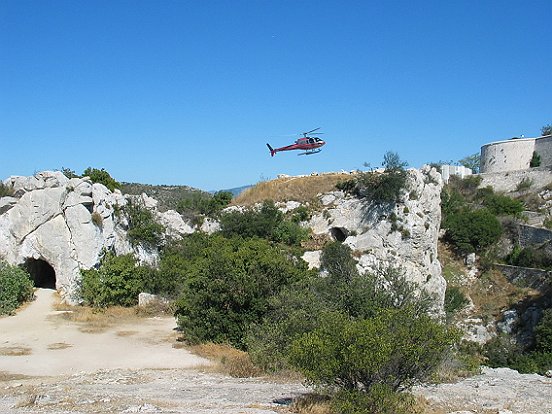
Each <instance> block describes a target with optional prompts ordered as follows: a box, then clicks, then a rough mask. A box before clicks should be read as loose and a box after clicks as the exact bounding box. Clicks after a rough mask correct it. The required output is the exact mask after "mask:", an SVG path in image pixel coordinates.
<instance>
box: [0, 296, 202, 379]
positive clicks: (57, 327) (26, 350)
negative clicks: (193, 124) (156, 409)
mask: <svg viewBox="0 0 552 414" xmlns="http://www.w3.org/2000/svg"><path fill="white" fill-rule="evenodd" d="M35 295H36V299H35V300H34V301H33V302H32V303H30V304H29V305H28V306H27V307H26V308H25V309H24V310H22V311H20V312H19V313H18V314H17V315H15V316H12V317H9V318H2V319H0V371H4V372H9V373H14V374H24V375H39V376H42V375H61V374H73V373H78V372H83V371H84V372H91V371H96V370H99V369H142V368H160V369H163V368H192V367H197V366H200V365H205V364H207V363H208V361H207V360H205V359H203V358H199V357H197V356H195V355H192V354H191V353H189V352H188V351H186V350H183V349H174V348H173V347H172V346H171V342H174V338H175V335H176V334H175V332H174V328H175V326H176V324H175V320H174V318H172V317H164V318H159V317H155V318H140V319H137V320H134V321H129V322H124V321H123V322H122V323H120V324H117V325H116V326H114V327H112V328H107V329H105V330H103V331H100V332H89V333H87V332H85V331H84V332H83V329H82V325H81V326H79V324H78V323H74V322H70V321H67V320H63V319H62V315H61V312H59V311H54V310H53V308H52V305H53V303H54V301H55V299H56V295H55V292H54V291H53V290H48V289H37V291H36V293H35Z"/></svg>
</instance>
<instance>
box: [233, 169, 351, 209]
mask: <svg viewBox="0 0 552 414" xmlns="http://www.w3.org/2000/svg"><path fill="white" fill-rule="evenodd" d="M351 178H352V176H351V175H350V174H342V173H332V174H324V175H315V176H309V177H286V178H278V179H276V180H272V181H263V182H260V183H258V184H256V185H255V186H253V187H251V188H249V189H247V190H245V191H244V192H243V193H241V194H240V195H238V196H237V197H236V198H235V199H234V200H233V201H232V204H234V205H243V206H251V205H253V204H255V203H262V202H263V201H264V200H273V201H276V202H278V201H299V202H302V203H305V202H312V201H313V200H316V196H317V195H318V194H321V193H326V192H329V191H333V190H335V185H336V184H337V183H338V182H341V181H346V180H350V179H351Z"/></svg>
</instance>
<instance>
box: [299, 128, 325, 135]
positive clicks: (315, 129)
mask: <svg viewBox="0 0 552 414" xmlns="http://www.w3.org/2000/svg"><path fill="white" fill-rule="evenodd" d="M320 128H321V127H318V128H314V129H313V130H312V131H309V132H303V134H310V133H311V132H314V131H318V130H319V129H320Z"/></svg>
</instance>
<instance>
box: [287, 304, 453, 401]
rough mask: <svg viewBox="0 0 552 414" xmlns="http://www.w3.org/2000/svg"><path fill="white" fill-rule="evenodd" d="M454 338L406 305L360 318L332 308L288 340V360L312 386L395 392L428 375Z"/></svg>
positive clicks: (443, 327)
mask: <svg viewBox="0 0 552 414" xmlns="http://www.w3.org/2000/svg"><path fill="white" fill-rule="evenodd" d="M455 340H456V335H455V334H454V333H452V332H451V331H448V330H447V328H446V327H445V326H443V325H440V324H439V323H437V322H436V321H434V320H432V319H431V318H430V317H428V316H416V315H415V314H413V313H412V312H411V311H410V310H409V309H408V308H404V309H386V310H382V311H381V312H379V313H378V314H377V315H376V316H374V317H373V318H369V319H360V320H351V319H350V318H348V317H347V316H345V315H343V314H341V313H338V312H337V313H336V312H333V313H328V314H326V315H325V317H324V318H323V320H322V324H321V326H320V327H319V328H317V329H315V330H314V331H312V332H309V333H306V334H304V335H303V336H301V337H300V338H299V339H297V340H295V341H294V342H293V344H292V346H291V361H292V362H293V364H294V365H295V366H296V367H297V368H299V369H300V370H301V372H302V373H303V374H304V375H305V377H306V378H307V380H309V381H310V382H312V383H314V384H320V385H325V386H330V387H338V389H345V390H360V391H368V390H370V389H371V388H372V387H374V386H375V385H385V386H388V387H390V388H391V389H392V390H394V391H400V390H406V389H408V388H410V387H411V386H413V385H414V384H415V383H416V382H419V381H423V380H425V379H427V378H428V377H429V376H430V375H431V374H432V372H433V371H434V370H435V369H436V368H437V367H438V366H439V364H440V362H441V361H442V360H443V358H444V357H445V356H446V355H447V353H448V352H449V351H450V349H451V347H452V345H453V344H454V342H455Z"/></svg>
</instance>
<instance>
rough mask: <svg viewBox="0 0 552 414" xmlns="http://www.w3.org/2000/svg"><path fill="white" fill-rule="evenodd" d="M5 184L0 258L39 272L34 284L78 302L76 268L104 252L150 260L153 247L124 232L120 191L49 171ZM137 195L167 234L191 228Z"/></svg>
mask: <svg viewBox="0 0 552 414" xmlns="http://www.w3.org/2000/svg"><path fill="white" fill-rule="evenodd" d="M4 185H5V186H7V187H11V188H12V189H13V192H14V197H3V198H1V199H0V259H1V260H5V261H7V262H8V263H11V264H18V265H26V266H27V268H28V269H29V270H30V271H31V274H32V273H33V272H38V273H41V275H38V274H34V275H33V274H32V276H33V278H34V279H35V284H38V285H40V284H43V285H45V286H46V285H48V287H54V286H55V288H56V289H57V290H58V291H59V292H60V294H61V295H62V297H63V298H64V300H65V301H67V302H70V303H74V302H76V301H78V298H77V296H76V293H77V288H78V286H79V283H80V270H81V269H90V268H92V267H95V266H97V265H98V264H99V261H100V259H101V257H102V256H103V254H104V252H106V251H112V252H114V253H115V254H118V255H120V254H127V253H133V254H135V256H136V257H137V258H138V259H139V260H140V261H141V262H146V263H155V261H156V260H155V258H156V252H155V251H151V250H149V249H146V248H144V247H142V246H135V247H134V246H132V244H131V243H130V241H129V239H128V237H127V229H128V220H127V217H126V216H125V214H124V212H123V210H122V209H123V208H124V206H125V205H126V204H127V202H128V200H127V198H126V197H125V196H123V195H122V194H121V192H120V191H118V190H115V191H114V192H111V191H110V190H108V189H107V188H106V187H105V186H104V185H102V184H97V183H96V184H94V183H92V182H91V181H90V180H89V179H88V178H87V177H84V178H72V179H69V178H67V177H66V176H65V175H63V174H62V173H61V172H49V171H46V172H41V173H38V174H36V175H35V176H33V177H10V178H8V179H7V180H5V181H4ZM127 197H129V196H127ZM140 198H141V201H142V204H143V205H144V206H145V207H146V208H149V209H151V210H152V211H153V212H154V213H155V216H156V218H157V219H158V220H159V221H160V222H161V223H163V224H164V225H165V227H166V228H167V233H168V234H170V235H172V236H174V237H178V236H180V235H181V234H185V233H190V232H193V231H194V229H193V228H192V227H191V226H189V225H187V224H186V223H184V222H183V220H182V217H180V215H178V214H177V213H176V214H177V215H178V217H176V216H175V214H174V213H175V212H172V211H168V212H165V213H159V212H158V211H157V210H156V201H155V200H154V199H151V198H149V197H147V196H146V195H143V196H141V197H140ZM44 274H47V275H48V278H49V279H50V280H44ZM37 278H38V279H37Z"/></svg>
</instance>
